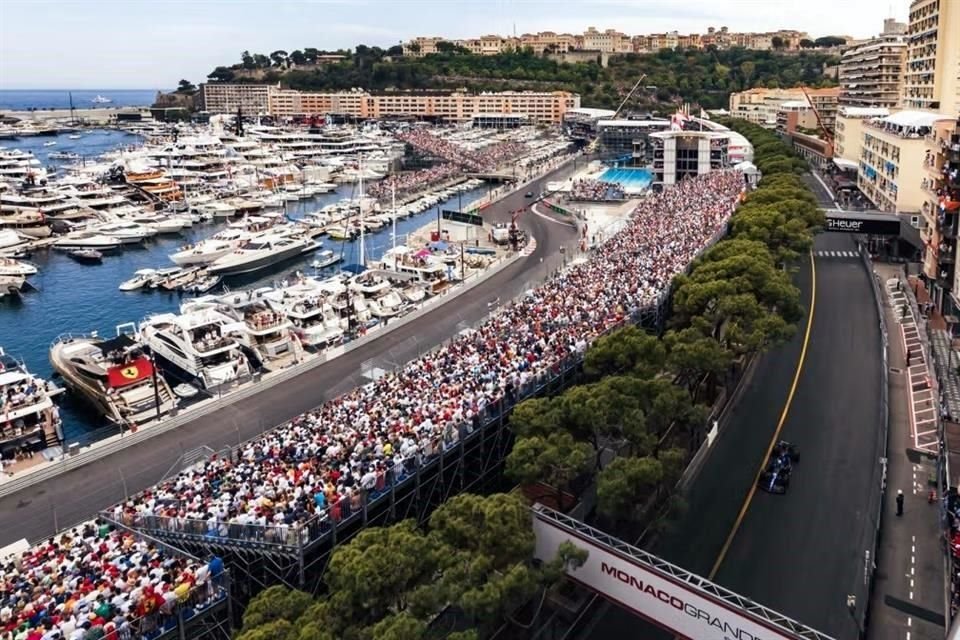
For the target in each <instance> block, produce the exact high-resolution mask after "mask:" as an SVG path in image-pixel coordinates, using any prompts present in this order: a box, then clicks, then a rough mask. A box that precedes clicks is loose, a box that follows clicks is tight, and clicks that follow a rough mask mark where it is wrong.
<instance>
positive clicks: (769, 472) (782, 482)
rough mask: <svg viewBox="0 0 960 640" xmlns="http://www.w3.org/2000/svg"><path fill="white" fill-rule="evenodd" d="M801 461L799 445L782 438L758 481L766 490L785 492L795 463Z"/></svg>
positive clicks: (758, 484)
mask: <svg viewBox="0 0 960 640" xmlns="http://www.w3.org/2000/svg"><path fill="white" fill-rule="evenodd" d="M799 461H800V453H799V452H798V451H797V447H796V446H794V445H792V444H790V443H789V442H787V441H786V440H781V441H780V442H778V443H777V445H776V446H775V447H774V448H773V451H772V452H771V453H770V459H769V460H767V466H766V467H765V468H764V470H763V473H761V474H760V479H759V480H758V481H757V486H759V487H760V488H761V489H763V490H764V491H767V492H769V493H778V494H784V493H786V492H787V488H788V487H789V486H790V476H791V475H792V474H793V465H794V464H796V463H797V462H799Z"/></svg>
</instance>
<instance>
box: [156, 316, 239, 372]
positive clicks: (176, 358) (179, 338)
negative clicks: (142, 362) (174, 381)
mask: <svg viewBox="0 0 960 640" xmlns="http://www.w3.org/2000/svg"><path fill="white" fill-rule="evenodd" d="M236 324H237V323H236V321H235V320H234V319H232V318H230V317H229V316H227V315H225V314H223V313H221V312H220V311H217V310H216V309H211V308H207V309H204V308H201V309H196V310H194V311H190V312H188V313H184V314H181V315H176V314H173V313H163V314H159V315H155V316H150V317H148V318H147V319H146V320H144V321H143V322H142V323H141V324H140V335H141V336H142V338H143V341H144V343H145V344H146V345H147V346H148V347H150V349H151V350H152V351H153V353H154V354H156V355H157V356H159V357H160V358H161V359H162V360H163V361H164V362H166V363H168V364H169V365H171V366H172V367H173V368H174V369H175V370H176V371H177V373H180V374H182V375H186V376H187V377H188V378H189V380H188V382H193V381H196V382H198V383H199V386H201V387H202V388H204V389H208V390H209V389H214V388H216V387H219V386H221V385H223V384H228V383H231V382H233V381H235V380H240V379H243V378H245V377H247V376H249V375H250V364H249V362H248V361H247V357H246V355H244V352H243V350H242V348H241V345H240V342H239V341H238V340H237V339H236V338H234V337H233V336H231V335H230V332H231V331H232V330H234V329H235V328H236V327H235V325H236Z"/></svg>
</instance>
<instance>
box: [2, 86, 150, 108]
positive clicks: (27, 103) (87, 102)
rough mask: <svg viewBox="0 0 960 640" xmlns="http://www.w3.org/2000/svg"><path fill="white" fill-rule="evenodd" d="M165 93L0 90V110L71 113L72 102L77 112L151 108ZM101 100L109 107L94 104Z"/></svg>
mask: <svg viewBox="0 0 960 640" xmlns="http://www.w3.org/2000/svg"><path fill="white" fill-rule="evenodd" d="M157 91H163V89H99V90H95V91H94V90H87V89H40V90H34V89H0V109H10V110H12V111H29V110H42V109H69V108H70V98H71V95H72V96H73V106H74V107H75V108H77V109H93V108H101V107H148V106H150V105H151V104H153V102H154V99H155V98H156V97H157ZM97 96H101V97H104V98H108V99H109V100H110V102H109V103H106V104H98V103H95V102H94V99H96V97H97Z"/></svg>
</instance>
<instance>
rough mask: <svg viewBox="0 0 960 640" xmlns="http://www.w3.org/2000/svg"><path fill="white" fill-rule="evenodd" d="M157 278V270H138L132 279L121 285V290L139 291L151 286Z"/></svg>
mask: <svg viewBox="0 0 960 640" xmlns="http://www.w3.org/2000/svg"><path fill="white" fill-rule="evenodd" d="M156 277H157V270H156V269H138V270H137V271H135V272H134V274H133V277H132V278H130V279H129V280H124V281H123V282H121V283H120V287H119V289H120V291H136V290H137V289H143V288H144V287H147V286H149V285H150V283H151V282H153V280H154V278H156Z"/></svg>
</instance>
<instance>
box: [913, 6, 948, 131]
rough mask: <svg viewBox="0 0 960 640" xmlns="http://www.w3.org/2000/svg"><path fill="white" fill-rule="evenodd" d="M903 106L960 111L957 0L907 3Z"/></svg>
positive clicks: (946, 111) (945, 111)
mask: <svg viewBox="0 0 960 640" xmlns="http://www.w3.org/2000/svg"><path fill="white" fill-rule="evenodd" d="M903 106H904V107H906V108H908V109H933V110H935V111H941V112H944V113H953V114H956V113H957V112H960V2H958V1H957V0H913V2H911V3H910V21H909V26H908V27H907V59H906V64H905V66H904V78H903Z"/></svg>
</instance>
